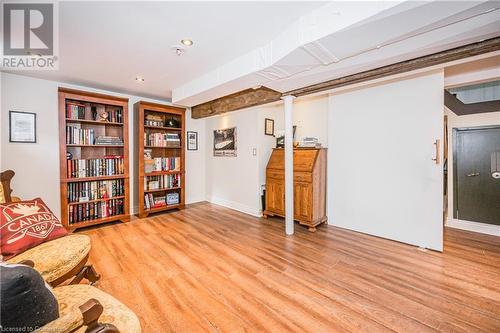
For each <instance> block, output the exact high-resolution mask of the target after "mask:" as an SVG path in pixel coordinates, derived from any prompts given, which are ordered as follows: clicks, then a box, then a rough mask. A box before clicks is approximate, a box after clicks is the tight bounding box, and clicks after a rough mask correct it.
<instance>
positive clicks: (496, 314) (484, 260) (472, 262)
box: [83, 204, 500, 333]
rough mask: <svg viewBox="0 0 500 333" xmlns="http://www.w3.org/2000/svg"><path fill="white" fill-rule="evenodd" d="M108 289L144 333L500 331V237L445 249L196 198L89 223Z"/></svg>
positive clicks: (448, 234)
mask: <svg viewBox="0 0 500 333" xmlns="http://www.w3.org/2000/svg"><path fill="white" fill-rule="evenodd" d="M83 232H84V233H86V234H88V235H90V236H91V238H92V251H91V257H90V261H91V262H92V263H93V264H94V265H95V267H96V269H97V271H98V272H99V273H101V274H102V279H101V281H100V282H99V283H98V287H99V288H101V289H103V290H105V291H106V292H108V293H110V294H112V295H113V296H115V297H116V298H117V299H119V300H121V301H122V302H123V303H125V304H126V305H127V306H128V307H130V308H131V309H132V310H133V311H134V312H135V313H136V314H137V315H138V316H139V318H140V320H141V324H142V327H143V332H190V333H191V332H321V333H322V332H366V333H373V332H390V331H397V332H435V331H441V332H500V238H499V237H493V236H484V235H479V234H474V233H469V232H464V231H458V230H454V229H447V230H446V231H445V250H444V253H438V252H433V251H426V252H423V251H420V250H418V249H417V248H416V247H413V246H409V245H405V244H401V243H397V242H393V241H389V240H385V239H381V238H377V237H372V236H368V235H364V234H360V233H356V232H351V231H348V230H344V229H340V228H335V227H331V226H330V227H327V226H320V227H319V228H318V231H317V232H316V233H310V232H308V231H307V229H306V228H303V227H300V226H298V225H296V233H295V235H294V236H292V237H285V235H284V226H283V222H282V220H280V219H269V220H265V219H259V218H255V217H251V216H248V215H245V214H242V213H239V212H236V211H232V210H230V209H227V208H224V207H220V206H216V205H212V204H197V205H193V206H189V207H188V208H186V209H185V210H182V211H178V212H172V213H167V214H162V215H157V216H152V217H149V218H146V219H141V220H134V221H132V222H129V223H126V224H114V225H109V226H102V227H99V228H94V229H90V230H89V229H87V230H84V231H83Z"/></svg>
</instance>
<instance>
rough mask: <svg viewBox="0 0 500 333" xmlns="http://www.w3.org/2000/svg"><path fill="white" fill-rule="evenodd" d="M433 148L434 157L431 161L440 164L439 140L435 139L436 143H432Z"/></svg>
mask: <svg viewBox="0 0 500 333" xmlns="http://www.w3.org/2000/svg"><path fill="white" fill-rule="evenodd" d="M434 146H435V148H436V155H435V157H434V158H433V159H432V160H433V161H434V162H435V163H436V164H439V163H440V156H439V146H440V145H439V139H436V141H434Z"/></svg>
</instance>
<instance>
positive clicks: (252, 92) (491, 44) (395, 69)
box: [191, 37, 500, 119]
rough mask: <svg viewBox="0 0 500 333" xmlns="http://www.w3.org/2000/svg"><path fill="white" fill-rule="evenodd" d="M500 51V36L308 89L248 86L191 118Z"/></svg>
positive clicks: (195, 110) (197, 109)
mask: <svg viewBox="0 0 500 333" xmlns="http://www.w3.org/2000/svg"><path fill="white" fill-rule="evenodd" d="M498 50H500V37H495V38H491V39H487V40H484V41H482V42H477V43H472V44H467V45H463V46H459V47H456V48H453V49H449V50H446V51H441V52H437V53H434V54H430V55H426V56H422V57H419V58H414V59H410V60H405V61H401V62H398V63H395V64H392V65H387V66H384V67H379V68H375V69H372V70H368V71H364V72H361V73H356V74H352V75H348V76H344V77H340V78H336V79H333V80H329V81H325V82H322V83H317V84H313V85H310V86H307V87H304V88H300V89H295V90H291V91H288V92H286V93H283V94H281V93H280V92H278V91H275V90H272V89H270V88H267V87H261V88H259V89H246V90H242V91H239V92H237V93H234V94H231V95H227V96H224V97H220V98H217V99H214V100H212V101H209V102H206V103H203V104H199V105H196V106H193V107H192V108H191V110H192V111H191V117H192V118H195V119H198V118H205V117H210V116H215V115H218V114H223V113H227V112H231V111H236V110H240V109H244V108H248V107H252V106H257V105H262V104H267V103H271V102H276V101H278V100H280V98H281V97H283V96H286V95H293V96H297V97H299V96H304V95H309V94H314V93H318V92H322V91H327V90H331V89H334V88H339V87H343V86H347V85H351V84H356V83H360V82H365V81H369V80H374V79H379V78H382V77H386V76H390V75H396V74H400V73H405V72H409V71H413V70H417V69H422V68H426V67H430V66H435V65H440V64H444V63H447V62H451V61H455V60H460V59H464V58H468V57H473V56H477V55H480V54H485V53H489V52H494V51H498Z"/></svg>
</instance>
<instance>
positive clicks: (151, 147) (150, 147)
mask: <svg viewBox="0 0 500 333" xmlns="http://www.w3.org/2000/svg"><path fill="white" fill-rule="evenodd" d="M144 148H149V149H154V148H158V149H182V147H164V146H144Z"/></svg>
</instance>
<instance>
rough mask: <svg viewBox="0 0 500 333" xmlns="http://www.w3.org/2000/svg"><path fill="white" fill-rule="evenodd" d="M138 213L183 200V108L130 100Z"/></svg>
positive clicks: (173, 205) (175, 206)
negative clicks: (135, 161)
mask: <svg viewBox="0 0 500 333" xmlns="http://www.w3.org/2000/svg"><path fill="white" fill-rule="evenodd" d="M134 115H135V119H134V120H135V122H134V123H135V125H136V134H137V135H135V136H134V138H135V140H136V142H134V144H135V145H136V147H137V158H138V163H137V164H138V168H136V173H137V174H136V176H137V177H136V179H137V181H138V184H137V189H138V198H139V212H138V215H139V217H141V218H142V217H146V216H148V215H149V214H151V213H157V212H162V211H166V210H171V209H181V208H183V207H184V204H185V201H184V200H185V163H184V162H185V153H184V147H185V143H184V137H185V109H183V108H178V107H173V106H169V105H162V104H156V103H150V102H144V101H140V102H137V103H135V104H134Z"/></svg>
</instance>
